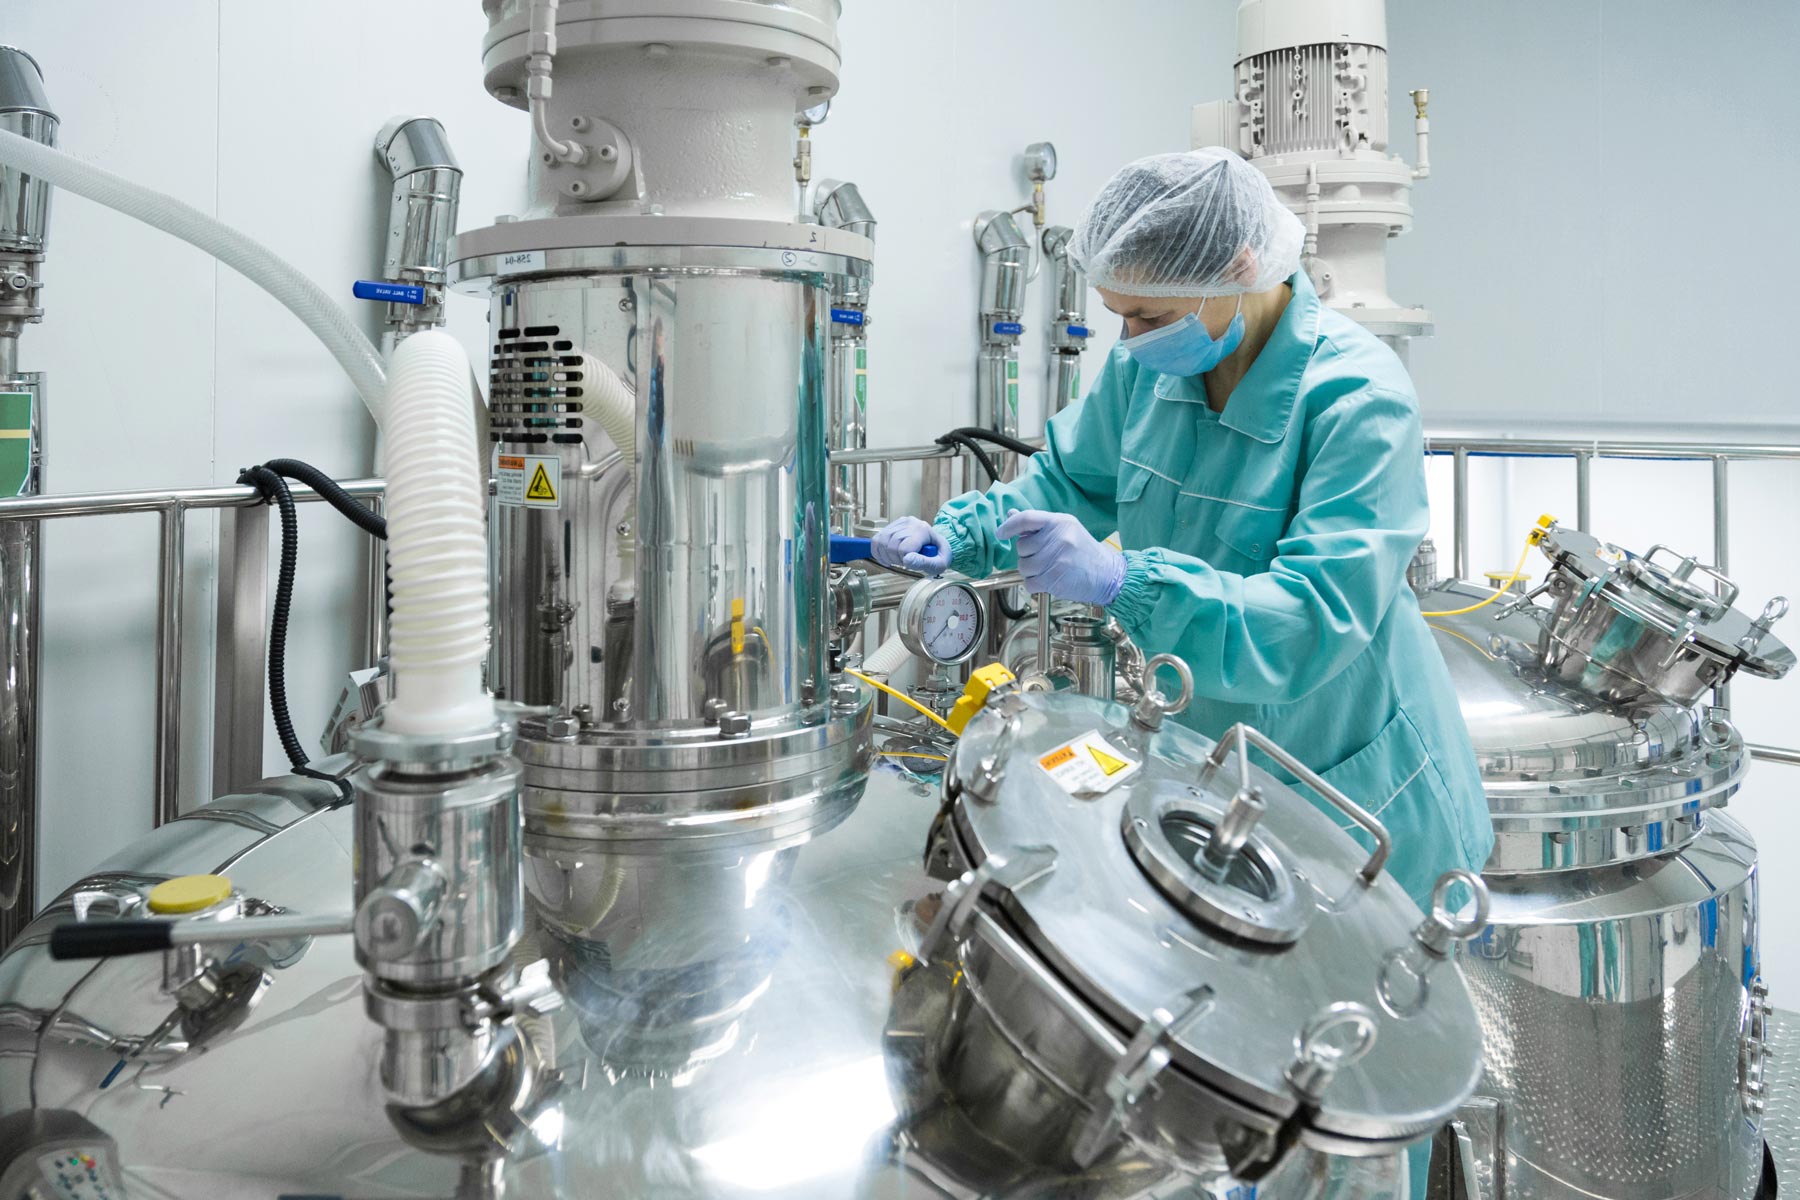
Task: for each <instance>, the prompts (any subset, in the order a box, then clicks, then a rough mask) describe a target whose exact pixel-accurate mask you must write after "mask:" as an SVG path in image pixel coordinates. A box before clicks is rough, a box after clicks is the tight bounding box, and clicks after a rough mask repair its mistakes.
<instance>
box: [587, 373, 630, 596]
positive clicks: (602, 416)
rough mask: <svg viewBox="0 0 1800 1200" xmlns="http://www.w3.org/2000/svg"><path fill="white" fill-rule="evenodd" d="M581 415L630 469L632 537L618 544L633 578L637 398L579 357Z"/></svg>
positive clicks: (614, 375)
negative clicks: (597, 429) (596, 429)
mask: <svg viewBox="0 0 1800 1200" xmlns="http://www.w3.org/2000/svg"><path fill="white" fill-rule="evenodd" d="M581 415H582V417H583V418H585V419H586V420H589V421H592V422H594V423H595V424H596V425H598V426H600V428H601V429H603V430H605V431H606V436H607V437H609V438H611V439H612V444H613V445H614V446H615V447H616V448H617V449H618V451H619V457H621V458H623V459H624V460H625V464H626V466H628V467H629V468H631V506H630V508H629V509H628V510H627V515H626V519H627V520H628V521H629V522H630V523H631V527H632V535H631V536H630V537H627V538H623V539H621V540H620V542H619V560H620V561H619V565H620V568H621V571H622V573H623V575H624V577H625V578H626V579H634V578H635V577H636V572H635V570H634V567H633V564H634V561H635V557H636V544H637V396H636V395H635V394H633V392H632V390H631V389H630V388H628V387H626V386H625V381H624V380H623V379H620V378H619V375H618V372H616V371H614V370H613V369H612V368H611V367H609V366H607V365H606V364H605V363H603V362H601V361H600V360H599V359H597V358H595V357H594V356H593V355H591V354H583V355H582V356H581Z"/></svg>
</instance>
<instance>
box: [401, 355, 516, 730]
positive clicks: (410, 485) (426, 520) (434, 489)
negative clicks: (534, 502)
mask: <svg viewBox="0 0 1800 1200" xmlns="http://www.w3.org/2000/svg"><path fill="white" fill-rule="evenodd" d="M389 367H390V370H389V372H388V391H387V409H388V413H387V421H386V423H385V424H386V428H387V435H388V438H387V522H388V571H389V574H390V576H391V577H392V580H393V583H392V595H393V616H392V618H391V620H390V635H389V636H390V639H391V645H392V659H391V662H392V669H393V673H394V698H393V699H392V700H391V701H389V702H388V705H387V708H386V710H385V711H384V712H383V715H382V725H383V727H384V728H386V729H388V730H390V731H392V732H395V733H411V734H458V733H467V732H469V731H471V730H475V729H480V728H484V727H486V726H488V725H492V724H493V722H494V701H493V699H492V697H490V696H488V695H487V693H486V692H484V691H483V690H482V686H481V667H482V663H483V661H484V660H485V659H486V658H487V648H488V579H487V569H488V564H487V530H486V525H485V516H486V508H487V495H486V493H487V488H486V484H485V481H484V479H483V478H482V473H481V468H480V465H479V459H477V457H476V453H475V423H474V421H473V420H472V419H471V413H470V411H469V357H468V355H466V354H465V353H463V348H462V344H461V343H460V342H458V341H457V340H456V339H455V338H453V337H451V336H450V335H449V334H447V333H445V332H443V331H442V330H437V329H431V330H425V331H422V332H419V333H415V334H413V335H412V336H411V337H409V338H407V339H406V340H405V341H403V342H401V343H400V345H399V346H398V347H396V348H395V350H394V357H393V360H392V361H391V362H390V363H389Z"/></svg>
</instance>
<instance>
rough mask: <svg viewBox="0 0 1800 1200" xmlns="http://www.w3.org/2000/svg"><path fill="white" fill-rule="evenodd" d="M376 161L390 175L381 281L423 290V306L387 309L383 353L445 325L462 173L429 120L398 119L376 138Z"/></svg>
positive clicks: (436, 126)
mask: <svg viewBox="0 0 1800 1200" xmlns="http://www.w3.org/2000/svg"><path fill="white" fill-rule="evenodd" d="M375 155H376V157H377V158H379V159H380V160H381V161H382V162H383V163H385V164H386V165H387V167H388V169H389V171H391V172H392V173H393V176H394V186H393V190H392V192H391V193H390V196H389V202H388V204H389V206H388V232H387V244H386V249H385V255H384V262H383V264H382V278H384V279H387V280H390V281H392V282H395V283H403V284H414V285H418V286H421V287H423V288H424V289H425V303H423V304H392V303H390V304H389V305H388V306H387V321H388V325H389V329H388V330H387V331H386V332H385V333H384V335H383V345H382V349H383V350H384V351H391V350H392V349H393V343H394V342H395V341H397V340H398V339H399V338H402V337H405V336H406V335H407V334H409V333H412V332H414V331H416V330H418V329H425V328H430V327H432V326H435V325H441V324H443V322H444V286H445V282H446V277H445V270H446V268H447V267H448V265H449V251H450V238H451V237H452V236H453V235H454V234H455V233H456V213H457V207H458V204H459V202H460V199H461V194H462V168H461V167H460V166H459V165H458V164H457V161H456V155H455V154H453V153H452V152H451V150H450V141H449V138H448V137H446V136H445V133H444V127H443V125H442V124H441V123H439V122H438V121H437V120H436V119H435V118H433V117H396V118H394V119H393V120H391V121H389V122H388V123H387V124H386V125H384V126H382V128H381V130H380V132H379V133H377V134H376V135H375Z"/></svg>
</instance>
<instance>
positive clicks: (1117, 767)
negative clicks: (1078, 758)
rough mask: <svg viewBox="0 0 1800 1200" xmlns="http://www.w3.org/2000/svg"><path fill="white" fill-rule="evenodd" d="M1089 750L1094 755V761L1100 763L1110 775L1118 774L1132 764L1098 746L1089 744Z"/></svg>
mask: <svg viewBox="0 0 1800 1200" xmlns="http://www.w3.org/2000/svg"><path fill="white" fill-rule="evenodd" d="M1087 752H1088V753H1089V754H1091V755H1093V756H1094V761H1095V762H1096V763H1098V764H1099V765H1100V769H1101V770H1102V771H1105V772H1106V773H1107V774H1108V775H1117V774H1118V773H1119V772H1120V771H1123V770H1124V769H1125V768H1126V767H1129V766H1130V765H1131V764H1130V763H1128V762H1126V761H1125V760H1124V759H1122V758H1114V757H1113V756H1112V755H1110V754H1108V753H1106V751H1104V750H1102V749H1100V748H1099V747H1098V746H1089V747H1088V748H1087Z"/></svg>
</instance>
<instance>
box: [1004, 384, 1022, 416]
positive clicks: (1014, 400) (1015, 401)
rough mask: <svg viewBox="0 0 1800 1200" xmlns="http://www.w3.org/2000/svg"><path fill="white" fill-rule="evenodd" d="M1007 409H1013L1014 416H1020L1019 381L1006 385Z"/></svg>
mask: <svg viewBox="0 0 1800 1200" xmlns="http://www.w3.org/2000/svg"><path fill="white" fill-rule="evenodd" d="M1006 407H1008V408H1010V409H1012V414H1013V416H1015V417H1016V416H1018V415H1019V384H1018V381H1017V380H1009V381H1008V382H1007V385H1006Z"/></svg>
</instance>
